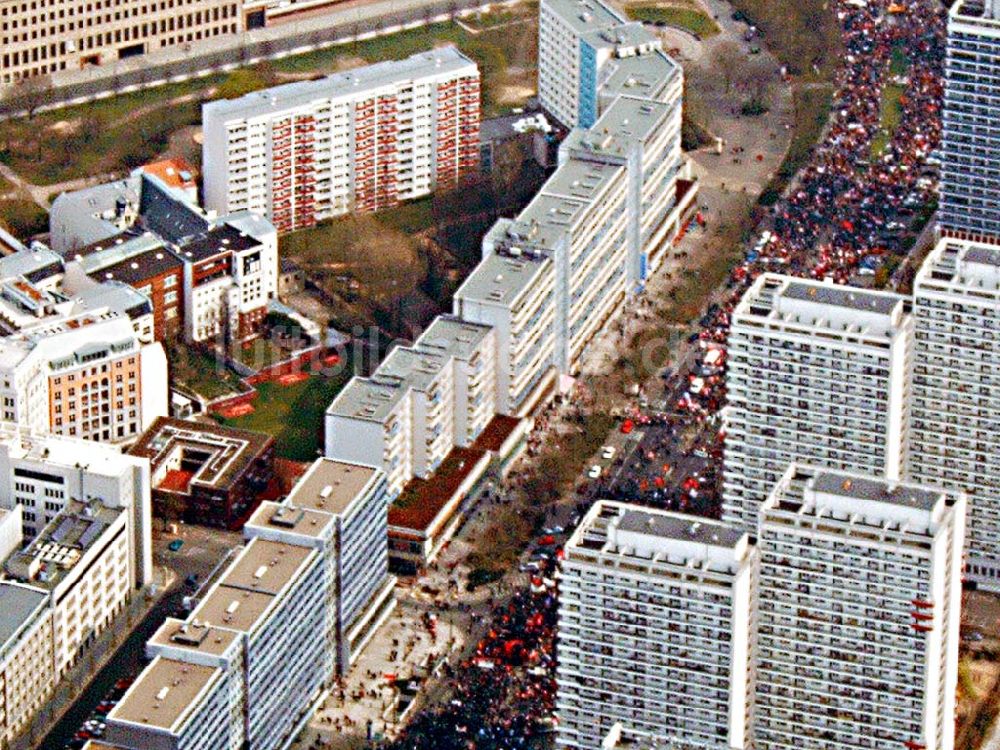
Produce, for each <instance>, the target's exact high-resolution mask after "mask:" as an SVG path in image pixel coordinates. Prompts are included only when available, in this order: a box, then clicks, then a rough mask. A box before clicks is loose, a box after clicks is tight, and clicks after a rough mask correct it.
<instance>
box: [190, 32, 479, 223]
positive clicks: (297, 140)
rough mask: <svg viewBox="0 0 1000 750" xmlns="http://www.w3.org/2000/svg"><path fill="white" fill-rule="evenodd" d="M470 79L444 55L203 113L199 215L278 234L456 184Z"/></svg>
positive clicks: (294, 86) (466, 62)
mask: <svg viewBox="0 0 1000 750" xmlns="http://www.w3.org/2000/svg"><path fill="white" fill-rule="evenodd" d="M479 116H480V115H479V69H478V68H477V67H476V64H475V63H474V62H473V61H472V60H470V59H469V58H467V57H466V56H465V55H463V54H462V53H461V52H459V51H458V50H457V49H456V48H454V47H443V48H440V49H434V50H431V51H430V52H423V53H420V54H417V55H413V56H411V57H408V58H406V59H405V60H398V61H392V62H383V63H377V64H375V65H369V66H366V67H363V68H357V69H355V70H351V71H348V72H345V73H338V74H335V75H332V76H329V77H326V78H322V79H319V80H315V81H302V82H297V83H290V84H286V85H283V86H276V87H274V88H270V89H265V90H263V91H257V92H254V93H251V94H247V95H246V96H243V97H240V98H238V99H230V100H226V99H222V100H218V101H214V102H210V103H208V104H205V105H204V106H203V107H202V124H203V129H204V133H205V140H204V146H203V149H202V154H203V156H202V161H203V163H204V174H205V205H206V207H207V208H209V209H210V210H214V211H217V212H218V213H220V214H226V213H232V212H234V211H253V212H255V213H258V214H261V215H262V216H266V217H267V218H268V219H269V220H270V221H271V222H272V223H273V224H274V226H275V227H276V228H277V230H278V232H282V233H284V232H289V231H292V230H293V229H300V228H302V227H308V226H312V225H313V224H315V223H316V221H318V220H321V219H327V218H330V217H332V216H339V215H341V214H346V213H352V212H354V213H363V212H368V211H377V210H379V209H381V208H387V207H390V206H395V205H396V204H397V203H399V202H400V201H404V200H410V199H412V198H419V197H421V196H424V195H428V194H430V193H431V192H433V191H434V190H436V189H441V188H447V187H450V186H453V185H455V184H457V182H458V180H459V179H460V178H461V177H462V175H464V174H468V173H471V172H474V171H475V170H476V169H477V168H478V164H479Z"/></svg>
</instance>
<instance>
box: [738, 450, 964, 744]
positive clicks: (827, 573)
mask: <svg viewBox="0 0 1000 750" xmlns="http://www.w3.org/2000/svg"><path fill="white" fill-rule="evenodd" d="M965 512H966V499H965V496H964V495H961V494H958V495H951V494H949V493H946V492H944V491H942V490H936V489H934V490H932V489H928V488H926V487H920V486H917V485H911V484H901V483H898V482H894V481H889V480H885V479H882V478H874V477H869V476H864V475H860V474H853V473H845V472H840V471H831V470H826V469H815V468H808V467H804V466H801V465H797V464H793V465H792V466H791V467H790V468H789V469H788V471H786V473H785V475H784V476H783V477H782V478H781V480H780V481H779V483H778V484H777V486H776V487H775V489H774V492H773V494H772V495H771V497H770V498H769V499H768V500H767V501H766V503H765V504H764V506H763V508H762V509H761V521H760V534H759V538H758V542H757V546H758V548H759V553H760V573H759V582H758V594H757V599H758V605H757V623H758V632H757V659H756V670H755V671H756V675H755V679H756V690H755V699H754V712H753V732H754V743H755V744H754V747H756V748H757V750H799V749H800V748H825V749H826V750H854V749H855V748H858V749H860V748H871V750H885V748H889V747H900V748H907V747H908V748H926V750H950V748H952V747H954V735H955V692H956V686H957V680H958V640H959V632H958V631H959V622H960V610H961V589H962V580H961V576H962V543H963V538H964V532H965Z"/></svg>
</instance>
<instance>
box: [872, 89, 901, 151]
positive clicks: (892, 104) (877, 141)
mask: <svg viewBox="0 0 1000 750" xmlns="http://www.w3.org/2000/svg"><path fill="white" fill-rule="evenodd" d="M905 93H906V87H905V86H900V85H899V84H895V83H887V84H886V85H885V86H884V87H883V88H882V104H881V108H880V110H881V114H880V118H879V126H880V129H879V132H878V133H876V134H875V137H874V138H872V145H871V158H872V159H877V158H878V157H880V156H881V155H882V153H883V152H884V151H885V150H886V148H888V146H889V143H890V142H891V141H892V136H893V134H894V133H895V132H896V128H898V127H899V123H900V120H901V119H902V117H903V104H902V101H901V100H902V98H903V95H904V94H905Z"/></svg>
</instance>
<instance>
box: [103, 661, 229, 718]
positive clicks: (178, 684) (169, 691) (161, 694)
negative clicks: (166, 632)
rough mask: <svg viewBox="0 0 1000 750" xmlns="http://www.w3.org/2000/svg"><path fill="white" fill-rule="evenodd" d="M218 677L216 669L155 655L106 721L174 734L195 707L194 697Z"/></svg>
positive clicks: (220, 671) (218, 673)
mask: <svg viewBox="0 0 1000 750" xmlns="http://www.w3.org/2000/svg"><path fill="white" fill-rule="evenodd" d="M221 675H222V670H221V669H220V668H218V667H206V666H202V665H200V664H189V663H188V662H184V661H178V660H177V659H170V658H167V657H163V656H158V657H156V659H154V660H153V662H152V663H151V664H150V665H149V666H147V667H146V668H145V669H144V670H143V671H142V673H141V674H140V675H139V677H138V679H136V681H135V682H134V683H133V684H132V687H131V688H129V690H128V692H127V693H125V696H124V697H123V698H122V700H121V701H120V702H119V703H118V705H117V706H115V707H114V709H112V711H111V713H110V714H109V715H108V720H109V721H127V722H132V723H133V724H140V725H143V726H150V727H156V728H159V729H166V730H170V731H173V732H175V733H176V731H177V730H176V729H175V727H176V726H177V725H178V723H179V722H180V720H181V719H183V718H184V717H185V715H186V714H187V713H188V711H189V710H190V709H191V708H192V707H193V706H194V705H195V703H194V701H195V698H197V697H198V695H200V694H201V692H202V691H203V690H204V689H205V687H206V686H208V685H209V684H210V683H211V682H212V681H213V680H215V679H217V678H218V677H220V676H221Z"/></svg>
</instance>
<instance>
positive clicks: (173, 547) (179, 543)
mask: <svg viewBox="0 0 1000 750" xmlns="http://www.w3.org/2000/svg"><path fill="white" fill-rule="evenodd" d="M183 546H184V540H183V539H174V541H172V542H171V543H170V544H168V545H167V549H168V550H170V551H171V552H176V551H177V550H179V549H180V548H181V547H183Z"/></svg>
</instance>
